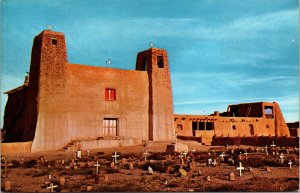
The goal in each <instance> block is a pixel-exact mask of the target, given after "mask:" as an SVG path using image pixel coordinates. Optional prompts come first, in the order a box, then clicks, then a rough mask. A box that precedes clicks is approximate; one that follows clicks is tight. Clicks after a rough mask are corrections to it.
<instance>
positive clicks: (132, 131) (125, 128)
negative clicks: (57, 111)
mask: <svg viewBox="0 0 300 193" xmlns="http://www.w3.org/2000/svg"><path fill="white" fill-rule="evenodd" d="M67 83H68V84H67V85H68V86H67V93H68V94H67V104H68V105H67V109H68V127H69V128H70V135H71V136H72V139H79V138H93V137H97V136H103V119H104V118H117V119H118V130H119V131H118V133H119V136H121V137H122V136H123V137H134V138H140V139H148V108H149V107H148V100H149V93H148V76H147V73H146V72H142V71H133V70H119V69H113V68H103V67H93V66H84V65H75V64H69V65H67ZM105 88H113V89H116V100H115V101H105Z"/></svg>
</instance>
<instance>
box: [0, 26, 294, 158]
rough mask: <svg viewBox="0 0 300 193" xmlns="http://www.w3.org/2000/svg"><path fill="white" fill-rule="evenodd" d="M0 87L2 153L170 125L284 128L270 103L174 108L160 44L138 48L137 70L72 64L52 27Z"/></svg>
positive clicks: (193, 132) (88, 143) (122, 137)
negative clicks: (0, 96) (19, 79)
mask: <svg viewBox="0 0 300 193" xmlns="http://www.w3.org/2000/svg"><path fill="white" fill-rule="evenodd" d="M6 94H7V95H8V101H7V104H6V108H5V115H4V126H3V130H4V132H5V133H4V136H3V140H2V143H1V147H2V152H17V151H23V152H37V151H46V150H57V149H61V148H63V147H67V148H69V147H70V146H72V145H73V146H74V145H78V146H79V147H80V145H81V147H82V146H84V147H83V148H99V147H115V146H120V145H132V144H134V142H132V141H135V142H136V143H141V142H142V140H150V141H161V140H174V139H175V133H176V132H177V135H182V136H196V137H197V136H199V137H202V138H203V139H205V140H206V141H207V142H210V141H211V140H212V137H213V136H227V135H230V136H238V135H241V136H244V135H245V136H255V135H271V136H286V135H287V136H289V135H290V134H289V131H288V128H287V126H286V123H285V121H284V118H283V116H282V114H281V111H280V108H279V106H278V105H277V104H276V103H265V102H261V103H251V104H239V105H230V106H229V108H228V111H227V112H225V113H218V112H215V113H214V114H212V115H209V116H206V115H174V113H173V99H172V88H171V78H170V70H169V64H168V56H167V52H166V51H165V50H163V49H158V48H150V49H148V50H145V51H142V52H140V53H138V54H137V59H136V69H135V70H121V69H114V68H105V67H94V66H87V65H80V64H70V63H68V58H67V52H66V42H65V36H64V34H63V33H60V32H55V31H51V30H44V31H42V32H41V33H40V34H39V35H37V36H36V37H35V38H34V41H33V47H32V55H31V64H30V72H29V76H28V77H26V79H25V82H24V85H22V86H20V87H18V88H15V89H13V90H10V91H7V92H6ZM76 147H77V146H76ZM79 147H77V148H79Z"/></svg>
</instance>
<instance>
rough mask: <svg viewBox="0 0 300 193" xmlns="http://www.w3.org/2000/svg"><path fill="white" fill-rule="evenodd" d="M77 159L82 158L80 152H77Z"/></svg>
mask: <svg viewBox="0 0 300 193" xmlns="http://www.w3.org/2000/svg"><path fill="white" fill-rule="evenodd" d="M77 158H81V151H80V150H78V151H77Z"/></svg>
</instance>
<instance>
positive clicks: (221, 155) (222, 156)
mask: <svg viewBox="0 0 300 193" xmlns="http://www.w3.org/2000/svg"><path fill="white" fill-rule="evenodd" d="M219 157H221V160H224V157H225V154H224V152H222V154H220V155H219Z"/></svg>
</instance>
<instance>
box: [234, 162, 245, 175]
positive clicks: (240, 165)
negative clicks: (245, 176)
mask: <svg viewBox="0 0 300 193" xmlns="http://www.w3.org/2000/svg"><path fill="white" fill-rule="evenodd" d="M236 169H237V170H240V176H242V170H244V169H245V168H244V167H243V166H242V163H241V162H240V163H239V167H237V168H236Z"/></svg>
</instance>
